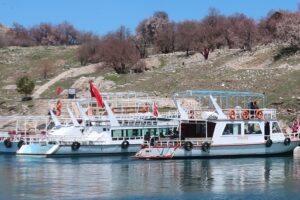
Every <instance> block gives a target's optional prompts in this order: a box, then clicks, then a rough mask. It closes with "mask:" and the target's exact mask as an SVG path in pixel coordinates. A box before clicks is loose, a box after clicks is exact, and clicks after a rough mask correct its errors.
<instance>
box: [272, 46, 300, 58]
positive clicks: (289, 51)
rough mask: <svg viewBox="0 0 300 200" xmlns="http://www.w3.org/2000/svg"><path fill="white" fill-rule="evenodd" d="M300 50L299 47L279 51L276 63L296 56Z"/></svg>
mask: <svg viewBox="0 0 300 200" xmlns="http://www.w3.org/2000/svg"><path fill="white" fill-rule="evenodd" d="M298 50H299V47H297V46H291V47H284V48H281V49H280V50H279V52H278V53H277V54H276V55H275V56H274V57H273V59H274V61H278V60H280V59H282V58H285V57H289V56H291V55H294V54H295V53H296V52H297V51H298Z"/></svg>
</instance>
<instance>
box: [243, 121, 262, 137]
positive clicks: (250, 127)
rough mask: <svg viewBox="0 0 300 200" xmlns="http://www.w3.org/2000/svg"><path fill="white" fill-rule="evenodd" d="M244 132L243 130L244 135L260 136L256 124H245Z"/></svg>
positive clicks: (258, 127)
mask: <svg viewBox="0 0 300 200" xmlns="http://www.w3.org/2000/svg"><path fill="white" fill-rule="evenodd" d="M244 130H245V135H249V134H262V132H261V129H260V126H259V124H258V123H245V124H244Z"/></svg>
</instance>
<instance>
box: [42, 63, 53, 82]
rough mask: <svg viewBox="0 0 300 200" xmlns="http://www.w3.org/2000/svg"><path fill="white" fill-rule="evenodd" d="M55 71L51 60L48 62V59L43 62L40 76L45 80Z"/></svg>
mask: <svg viewBox="0 0 300 200" xmlns="http://www.w3.org/2000/svg"><path fill="white" fill-rule="evenodd" d="M53 69H54V66H53V64H52V63H51V61H50V60H46V59H44V60H42V62H41V68H40V74H41V76H42V77H43V79H47V78H48V76H49V74H50V73H51V72H52V71H53Z"/></svg>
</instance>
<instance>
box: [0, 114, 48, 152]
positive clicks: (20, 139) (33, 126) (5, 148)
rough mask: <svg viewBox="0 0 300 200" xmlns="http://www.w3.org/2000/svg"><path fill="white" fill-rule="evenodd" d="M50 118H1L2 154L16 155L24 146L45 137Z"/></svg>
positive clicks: (0, 137) (0, 145) (0, 147)
mask: <svg viewBox="0 0 300 200" xmlns="http://www.w3.org/2000/svg"><path fill="white" fill-rule="evenodd" d="M48 121H49V117H48V116H26V117H25V116H1V117H0V154H7V153H8V154H11V153H16V151H17V150H18V149H20V148H21V146H22V145H24V144H25V143H27V142H29V140H34V139H36V138H43V137H45V134H46V131H47V128H46V124H47V123H48Z"/></svg>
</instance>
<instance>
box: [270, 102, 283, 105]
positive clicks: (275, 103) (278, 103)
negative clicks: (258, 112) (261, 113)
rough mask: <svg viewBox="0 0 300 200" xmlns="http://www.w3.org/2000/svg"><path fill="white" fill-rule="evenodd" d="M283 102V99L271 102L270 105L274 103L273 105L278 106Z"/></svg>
mask: <svg viewBox="0 0 300 200" xmlns="http://www.w3.org/2000/svg"><path fill="white" fill-rule="evenodd" d="M282 104H283V101H279V102H272V103H271V105H274V106H278V105H282Z"/></svg>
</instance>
